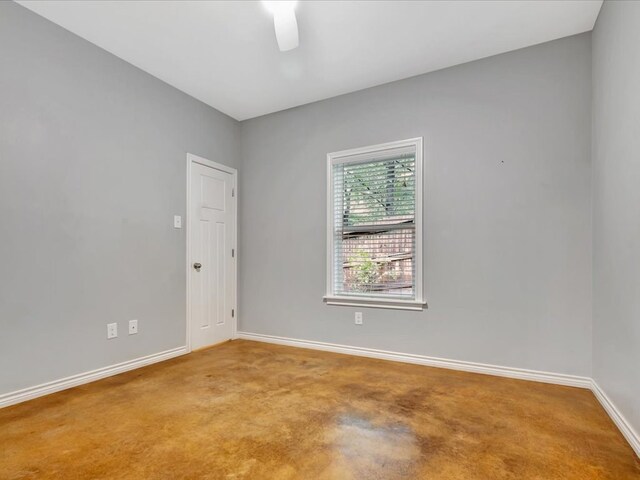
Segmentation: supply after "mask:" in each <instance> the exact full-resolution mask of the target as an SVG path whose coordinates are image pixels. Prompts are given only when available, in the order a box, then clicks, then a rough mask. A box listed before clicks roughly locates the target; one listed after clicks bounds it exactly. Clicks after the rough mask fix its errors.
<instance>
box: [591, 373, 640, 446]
mask: <svg viewBox="0 0 640 480" xmlns="http://www.w3.org/2000/svg"><path fill="white" fill-rule="evenodd" d="M591 390H592V391H593V394H594V395H595V396H596V398H597V399H598V401H599V402H600V404H601V405H602V407H603V408H604V409H605V411H606V412H607V413H608V414H609V416H610V417H611V420H613V423H615V424H616V426H617V427H618V429H619V430H620V432H621V433H622V435H624V438H626V439H627V442H629V445H631V448H633V450H634V451H635V452H636V455H638V457H640V435H638V432H636V431H635V430H634V429H633V427H632V426H631V424H629V422H627V420H626V419H625V418H624V417H623V416H622V413H621V412H620V411H619V410H618V409H617V408H616V406H615V405H614V404H613V402H612V401H611V399H610V398H609V397H607V394H606V393H604V391H603V390H602V389H601V388H600V386H599V385H598V384H597V383H596V381H595V380H592V381H591Z"/></svg>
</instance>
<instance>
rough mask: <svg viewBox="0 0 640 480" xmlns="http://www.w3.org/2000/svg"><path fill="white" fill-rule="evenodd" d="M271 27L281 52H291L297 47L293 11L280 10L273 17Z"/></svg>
mask: <svg viewBox="0 0 640 480" xmlns="http://www.w3.org/2000/svg"><path fill="white" fill-rule="evenodd" d="M273 26H274V27H275V30H276V39H277V40H278V47H279V48H280V51H281V52H286V51H287V50H293V49H294V48H296V47H297V46H298V21H297V20H296V13H295V11H294V10H293V9H287V10H280V11H277V12H275V13H274V15H273Z"/></svg>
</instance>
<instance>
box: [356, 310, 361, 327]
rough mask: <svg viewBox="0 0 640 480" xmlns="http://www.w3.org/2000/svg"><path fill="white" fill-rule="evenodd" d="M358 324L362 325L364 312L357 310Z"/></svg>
mask: <svg viewBox="0 0 640 480" xmlns="http://www.w3.org/2000/svg"><path fill="white" fill-rule="evenodd" d="M356 325H362V312H356Z"/></svg>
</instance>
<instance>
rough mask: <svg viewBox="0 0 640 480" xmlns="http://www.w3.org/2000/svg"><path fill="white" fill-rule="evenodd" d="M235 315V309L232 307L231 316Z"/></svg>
mask: <svg viewBox="0 0 640 480" xmlns="http://www.w3.org/2000/svg"><path fill="white" fill-rule="evenodd" d="M235 316H236V311H235V310H234V309H233V308H232V309H231V318H233V317H235Z"/></svg>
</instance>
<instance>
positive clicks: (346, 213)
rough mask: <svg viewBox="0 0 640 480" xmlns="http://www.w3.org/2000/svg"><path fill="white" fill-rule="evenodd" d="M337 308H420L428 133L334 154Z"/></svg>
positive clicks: (331, 247) (331, 221)
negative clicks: (425, 136) (424, 141)
mask: <svg viewBox="0 0 640 480" xmlns="http://www.w3.org/2000/svg"><path fill="white" fill-rule="evenodd" d="M327 163H328V232H327V244H328V252H327V294H326V296H325V301H326V302H327V303H328V304H331V305H357V306H371V307H383V308H399V309H408V310H421V309H422V308H423V306H424V301H423V298H422V138H414V139H411V140H405V141H400V142H392V143H386V144H384V145H375V146H372V147H366V148H358V149H354V150H346V151H342V152H335V153H330V154H329V155H327Z"/></svg>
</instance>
